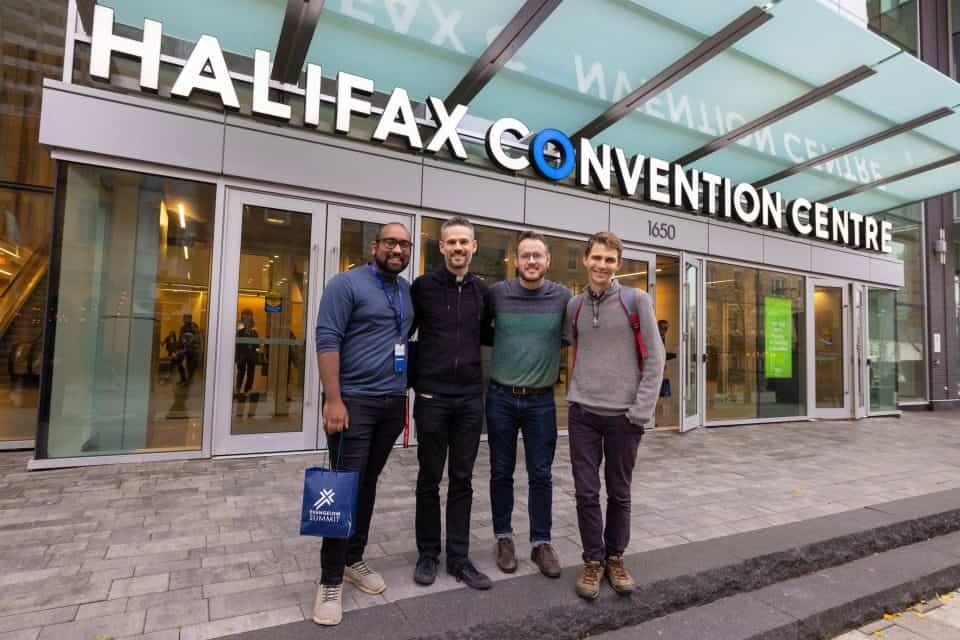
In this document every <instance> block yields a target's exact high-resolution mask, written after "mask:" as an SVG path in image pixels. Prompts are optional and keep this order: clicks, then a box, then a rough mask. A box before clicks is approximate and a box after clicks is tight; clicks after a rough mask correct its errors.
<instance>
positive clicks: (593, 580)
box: [576, 560, 603, 600]
mask: <svg viewBox="0 0 960 640" xmlns="http://www.w3.org/2000/svg"><path fill="white" fill-rule="evenodd" d="M601 578H603V565H601V564H600V563H599V562H597V561H596V560H591V561H590V562H584V563H583V568H582V569H580V576H579V577H578V578H577V587H576V590H577V595H578V596H580V597H581V598H586V599H587V600H594V599H596V597H597V596H599V595H600V579H601Z"/></svg>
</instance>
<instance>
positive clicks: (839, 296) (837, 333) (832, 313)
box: [813, 287, 844, 409]
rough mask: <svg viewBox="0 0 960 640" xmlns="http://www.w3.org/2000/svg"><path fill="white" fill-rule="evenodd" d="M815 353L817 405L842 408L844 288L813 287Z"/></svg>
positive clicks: (819, 407)
mask: <svg viewBox="0 0 960 640" xmlns="http://www.w3.org/2000/svg"><path fill="white" fill-rule="evenodd" d="M813 322H814V329H813V340H814V343H813V353H814V362H815V375H816V398H817V408H818V409H842V408H843V405H844V391H843V388H844V380H843V347H844V345H843V289H841V288H840V287H814V288H813Z"/></svg>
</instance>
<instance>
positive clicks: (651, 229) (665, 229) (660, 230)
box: [647, 220, 677, 240]
mask: <svg viewBox="0 0 960 640" xmlns="http://www.w3.org/2000/svg"><path fill="white" fill-rule="evenodd" d="M647 232H648V233H649V234H650V237H651V238H666V239H667V240H676V238H677V226H676V225H674V224H670V223H669V222H654V221H653V220H647Z"/></svg>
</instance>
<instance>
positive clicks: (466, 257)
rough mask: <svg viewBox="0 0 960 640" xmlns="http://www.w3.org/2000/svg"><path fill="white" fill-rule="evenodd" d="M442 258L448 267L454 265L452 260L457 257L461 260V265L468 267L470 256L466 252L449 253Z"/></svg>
mask: <svg viewBox="0 0 960 640" xmlns="http://www.w3.org/2000/svg"><path fill="white" fill-rule="evenodd" d="M443 258H444V260H445V261H446V263H447V266H448V267H452V266H453V265H454V261H455V260H458V259H462V260H463V266H465V267H469V266H470V259H471V258H472V256H470V255H468V254H466V253H451V254H450V255H446V256H444V257H443Z"/></svg>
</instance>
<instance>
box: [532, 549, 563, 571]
mask: <svg viewBox="0 0 960 640" xmlns="http://www.w3.org/2000/svg"><path fill="white" fill-rule="evenodd" d="M530 559H531V560H533V562H534V564H536V565H537V568H538V569H540V573H542V574H543V575H545V576H547V577H548V578H559V577H560V558H558V557H557V552H556V551H554V550H553V547H551V546H550V543H549V542H548V543H546V544H541V545H537V546H536V547H534V548H533V551H531V552H530Z"/></svg>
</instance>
